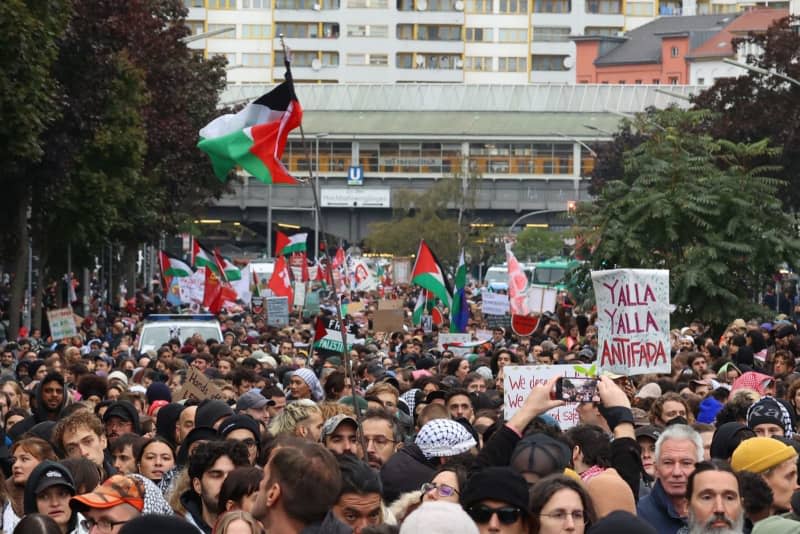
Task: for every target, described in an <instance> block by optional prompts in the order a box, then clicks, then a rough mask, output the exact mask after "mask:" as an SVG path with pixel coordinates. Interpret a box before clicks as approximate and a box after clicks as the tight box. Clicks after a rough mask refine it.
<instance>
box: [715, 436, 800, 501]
mask: <svg viewBox="0 0 800 534" xmlns="http://www.w3.org/2000/svg"><path fill="white" fill-rule="evenodd" d="M731 467H733V470H734V471H736V472H737V473H738V472H739V471H750V472H753V473H756V474H758V475H761V477H762V478H763V479H764V481H765V482H766V483H767V485H768V486H769V487H770V489H771V490H772V510H773V512H778V513H783V512H786V511H788V510H790V509H791V506H792V503H791V501H792V494H793V493H794V492H795V491H796V490H797V489H798V488H799V487H800V486H798V484H797V452H796V451H795V449H794V447H791V446H789V445H786V444H784V443H781V442H780V441H778V440H777V439H773V438H766V437H755V438H750V439H748V440H745V441H743V442H742V443H740V444H739V446H738V447H736V450H735V451H733V456H731Z"/></svg>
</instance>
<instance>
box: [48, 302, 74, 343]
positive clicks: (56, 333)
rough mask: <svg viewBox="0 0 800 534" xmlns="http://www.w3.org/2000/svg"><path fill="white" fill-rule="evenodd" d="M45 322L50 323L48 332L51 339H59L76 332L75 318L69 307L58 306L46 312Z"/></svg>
mask: <svg viewBox="0 0 800 534" xmlns="http://www.w3.org/2000/svg"><path fill="white" fill-rule="evenodd" d="M47 322H48V323H50V334H51V335H52V336H53V339H56V340H59V339H64V338H67V337H72V336H74V335H77V334H78V328H77V327H76V326H75V318H74V317H73V316H72V309H71V308H59V309H57V310H50V311H48V312H47Z"/></svg>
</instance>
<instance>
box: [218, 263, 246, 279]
mask: <svg viewBox="0 0 800 534" xmlns="http://www.w3.org/2000/svg"><path fill="white" fill-rule="evenodd" d="M222 265H223V268H224V269H225V278H227V279H228V281H229V282H236V281H237V280H241V279H242V270H241V269H239V268H238V267H237V266H235V265H234V264H233V263H231V262H230V260H228V258H222Z"/></svg>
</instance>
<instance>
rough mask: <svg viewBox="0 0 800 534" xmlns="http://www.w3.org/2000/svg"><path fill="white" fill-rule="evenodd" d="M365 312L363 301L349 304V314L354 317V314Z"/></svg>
mask: <svg viewBox="0 0 800 534" xmlns="http://www.w3.org/2000/svg"><path fill="white" fill-rule="evenodd" d="M363 311H364V303H363V302H361V301H358V302H350V303H348V304H347V314H348V315H353V314H354V313H361V312H363Z"/></svg>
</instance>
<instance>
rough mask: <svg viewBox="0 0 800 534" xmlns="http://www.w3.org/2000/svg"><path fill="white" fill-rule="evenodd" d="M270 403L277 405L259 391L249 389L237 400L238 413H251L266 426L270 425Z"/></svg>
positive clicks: (250, 414) (251, 415)
mask: <svg viewBox="0 0 800 534" xmlns="http://www.w3.org/2000/svg"><path fill="white" fill-rule="evenodd" d="M270 404H271V405H275V401H273V400H270V399H267V398H266V397H265V396H264V395H262V394H261V393H259V392H258V391H248V392H247V393H245V394H244V395H242V396H240V397H239V400H237V401H236V413H237V414H243V415H249V416H250V417H252V418H253V419H255V420H256V421H260V422H261V423H262V424H263V425H264V426H268V425H269V421H270V415H269V406H270Z"/></svg>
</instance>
